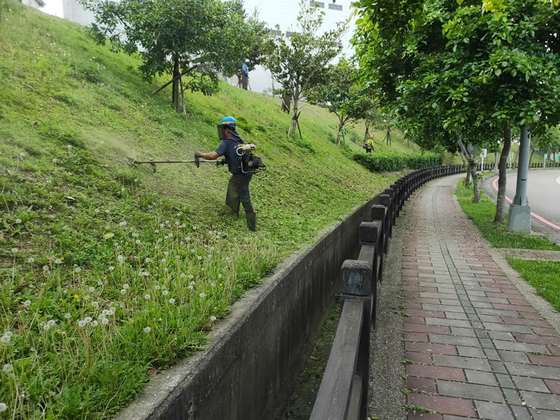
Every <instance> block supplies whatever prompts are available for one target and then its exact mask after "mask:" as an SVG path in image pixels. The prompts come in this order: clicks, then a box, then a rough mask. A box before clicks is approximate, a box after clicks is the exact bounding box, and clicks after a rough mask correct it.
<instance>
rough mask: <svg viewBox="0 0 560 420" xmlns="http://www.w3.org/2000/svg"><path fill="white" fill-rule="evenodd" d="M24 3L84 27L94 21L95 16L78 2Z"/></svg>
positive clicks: (43, 0) (30, 0) (31, 0)
mask: <svg viewBox="0 0 560 420" xmlns="http://www.w3.org/2000/svg"><path fill="white" fill-rule="evenodd" d="M22 3H23V4H25V5H27V6H31V7H34V8H35V9H38V10H40V11H42V12H44V13H47V14H49V15H52V16H57V17H59V18H62V19H67V20H70V21H72V22H75V23H78V24H80V25H83V26H85V25H89V24H90V23H92V22H93V21H94V18H93V14H92V13H91V12H90V11H89V10H86V9H84V7H83V6H82V5H81V4H80V3H79V2H78V0H22Z"/></svg>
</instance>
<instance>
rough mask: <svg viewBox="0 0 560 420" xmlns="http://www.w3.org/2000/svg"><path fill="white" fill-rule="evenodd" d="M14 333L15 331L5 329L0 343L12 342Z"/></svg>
mask: <svg viewBox="0 0 560 420" xmlns="http://www.w3.org/2000/svg"><path fill="white" fill-rule="evenodd" d="M13 335H14V333H12V332H11V331H4V334H2V337H0V343H2V344H6V345H7V344H10V341H12V336H13Z"/></svg>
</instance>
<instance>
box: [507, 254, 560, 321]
mask: <svg viewBox="0 0 560 420" xmlns="http://www.w3.org/2000/svg"><path fill="white" fill-rule="evenodd" d="M508 261H509V263H510V265H511V266H512V267H513V268H514V269H515V270H516V271H517V272H518V273H520V274H521V276H522V277H523V278H524V279H525V280H526V281H527V282H528V283H529V284H530V285H531V286H533V287H534V288H535V289H536V291H537V293H538V294H539V296H542V297H543V298H544V299H545V300H547V301H548V302H549V303H550V304H551V305H552V306H553V307H554V309H556V310H557V311H560V262H557V261H526V260H521V259H518V258H508Z"/></svg>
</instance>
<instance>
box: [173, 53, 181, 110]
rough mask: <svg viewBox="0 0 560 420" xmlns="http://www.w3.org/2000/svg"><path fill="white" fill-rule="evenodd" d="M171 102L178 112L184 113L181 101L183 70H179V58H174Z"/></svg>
mask: <svg viewBox="0 0 560 420" xmlns="http://www.w3.org/2000/svg"><path fill="white" fill-rule="evenodd" d="M171 102H172V103H173V107H174V108H175V111H177V112H183V102H182V100H181V69H180V68H179V58H177V57H174V58H173V88H172V90H171Z"/></svg>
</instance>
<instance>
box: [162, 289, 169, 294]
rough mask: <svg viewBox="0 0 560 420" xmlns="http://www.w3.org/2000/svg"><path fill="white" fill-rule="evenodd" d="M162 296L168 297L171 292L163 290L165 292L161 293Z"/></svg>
mask: <svg viewBox="0 0 560 420" xmlns="http://www.w3.org/2000/svg"><path fill="white" fill-rule="evenodd" d="M161 294H162V295H163V296H167V295H168V294H169V290H167V289H163V290H162V291H161Z"/></svg>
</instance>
